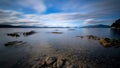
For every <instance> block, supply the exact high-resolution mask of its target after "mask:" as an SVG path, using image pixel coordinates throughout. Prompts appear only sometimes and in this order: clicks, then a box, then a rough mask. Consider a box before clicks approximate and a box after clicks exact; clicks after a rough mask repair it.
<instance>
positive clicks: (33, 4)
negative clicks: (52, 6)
mask: <svg viewBox="0 0 120 68" xmlns="http://www.w3.org/2000/svg"><path fill="white" fill-rule="evenodd" d="M18 4H20V5H21V6H23V7H27V8H31V9H34V10H35V11H37V12H39V13H43V12H45V11H46V9H47V7H46V5H45V4H44V3H43V1H42V0H19V1H18Z"/></svg>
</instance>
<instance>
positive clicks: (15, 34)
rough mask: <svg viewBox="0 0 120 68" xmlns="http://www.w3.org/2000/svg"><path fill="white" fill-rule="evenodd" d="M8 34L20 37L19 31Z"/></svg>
mask: <svg viewBox="0 0 120 68" xmlns="http://www.w3.org/2000/svg"><path fill="white" fill-rule="evenodd" d="M7 35H8V36H12V37H20V35H19V34H18V33H17V32H15V33H8V34H7Z"/></svg>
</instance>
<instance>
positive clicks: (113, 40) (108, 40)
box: [99, 38, 120, 47]
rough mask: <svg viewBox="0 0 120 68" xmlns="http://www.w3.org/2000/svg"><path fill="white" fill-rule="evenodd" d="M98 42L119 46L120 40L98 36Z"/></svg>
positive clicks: (106, 45)
mask: <svg viewBox="0 0 120 68" xmlns="http://www.w3.org/2000/svg"><path fill="white" fill-rule="evenodd" d="M99 42H100V44H102V45H103V46H104V47H111V46H114V47H119V46H120V41H119V40H116V39H110V38H100V40H99Z"/></svg>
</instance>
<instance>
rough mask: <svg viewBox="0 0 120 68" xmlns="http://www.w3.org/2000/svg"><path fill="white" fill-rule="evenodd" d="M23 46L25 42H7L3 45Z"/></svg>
mask: <svg viewBox="0 0 120 68" xmlns="http://www.w3.org/2000/svg"><path fill="white" fill-rule="evenodd" d="M22 44H25V42H23V41H12V42H8V43H6V44H5V46H17V45H22Z"/></svg>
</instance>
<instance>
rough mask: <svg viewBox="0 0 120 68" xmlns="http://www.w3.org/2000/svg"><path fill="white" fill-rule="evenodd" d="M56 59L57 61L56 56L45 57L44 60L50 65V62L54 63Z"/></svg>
mask: <svg viewBox="0 0 120 68" xmlns="http://www.w3.org/2000/svg"><path fill="white" fill-rule="evenodd" d="M56 61H57V58H56V57H47V58H46V60H45V62H46V64H47V65H51V64H53V63H55V62H56Z"/></svg>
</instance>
